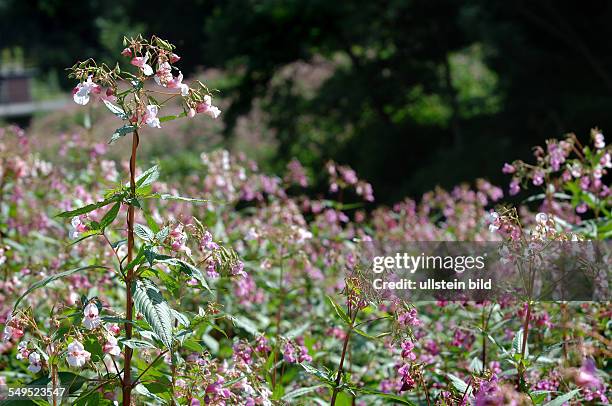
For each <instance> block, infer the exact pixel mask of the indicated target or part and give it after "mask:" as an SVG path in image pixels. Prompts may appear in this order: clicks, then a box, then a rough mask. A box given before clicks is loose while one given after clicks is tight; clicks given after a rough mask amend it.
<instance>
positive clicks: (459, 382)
mask: <svg viewBox="0 0 612 406" xmlns="http://www.w3.org/2000/svg"><path fill="white" fill-rule="evenodd" d="M446 376H448V378H449V379H450V380H451V382H452V384H453V386H454V387H455V389H457V391H459V392H460V393H466V391H467V395H470V393H471V392H472V387H471V386H470V387H468V384H467V383H465V382H464V381H463V379H461V378H459V377H458V376H455V375H453V374H446ZM468 388H469V389H468Z"/></svg>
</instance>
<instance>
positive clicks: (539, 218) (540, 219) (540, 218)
mask: <svg viewBox="0 0 612 406" xmlns="http://www.w3.org/2000/svg"><path fill="white" fill-rule="evenodd" d="M535 220H536V222H537V223H539V224H546V223H547V222H548V215H547V214H546V213H538V214H536V216H535Z"/></svg>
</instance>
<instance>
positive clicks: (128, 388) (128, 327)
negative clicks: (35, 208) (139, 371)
mask: <svg viewBox="0 0 612 406" xmlns="http://www.w3.org/2000/svg"><path fill="white" fill-rule="evenodd" d="M138 141H139V139H138V130H135V131H134V132H133V133H132V155H131V156H130V204H129V206H128V214H127V226H128V235H127V240H128V252H127V263H128V266H129V264H130V263H131V262H132V260H133V259H134V211H135V207H134V199H136V150H137V149H138ZM133 281H134V267H133V266H131V267H129V269H128V271H127V275H126V277H125V289H126V299H125V318H126V320H127V321H126V323H125V338H126V340H130V339H131V338H132V319H133V317H134V315H133V308H134V303H133V300H132V282H133ZM132 355H133V350H132V349H131V348H130V347H128V346H127V345H126V346H125V352H124V367H123V371H124V372H123V381H122V385H123V391H122V392H123V406H130V404H131V400H132V370H131V364H132Z"/></svg>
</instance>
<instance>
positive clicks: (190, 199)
mask: <svg viewBox="0 0 612 406" xmlns="http://www.w3.org/2000/svg"><path fill="white" fill-rule="evenodd" d="M146 198H147V199H161V200H179V201H182V202H190V203H206V202H209V201H210V200H206V199H197V198H195V197H183V196H176V195H171V194H168V193H155V194H152V195H149V196H147V197H146Z"/></svg>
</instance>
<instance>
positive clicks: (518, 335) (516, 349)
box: [512, 329, 529, 358]
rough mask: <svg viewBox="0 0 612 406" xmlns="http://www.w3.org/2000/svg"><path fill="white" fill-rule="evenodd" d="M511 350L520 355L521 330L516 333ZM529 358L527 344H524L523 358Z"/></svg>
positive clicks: (521, 347)
mask: <svg viewBox="0 0 612 406" xmlns="http://www.w3.org/2000/svg"><path fill="white" fill-rule="evenodd" d="M512 349H513V350H514V352H515V353H516V354H520V353H521V351H522V350H523V329H520V330H519V331H517V332H516V335H515V336H514V339H513V340H512ZM528 356H529V343H528V342H525V358H527V357H528Z"/></svg>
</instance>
